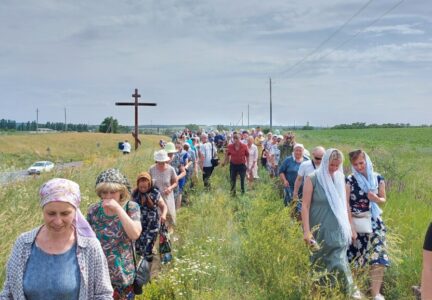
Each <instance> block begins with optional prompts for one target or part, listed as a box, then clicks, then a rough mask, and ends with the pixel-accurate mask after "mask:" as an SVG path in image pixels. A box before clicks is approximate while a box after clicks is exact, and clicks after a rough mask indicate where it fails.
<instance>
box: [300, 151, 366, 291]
mask: <svg viewBox="0 0 432 300" xmlns="http://www.w3.org/2000/svg"><path fill="white" fill-rule="evenodd" d="M342 163H343V155H342V152H340V151H339V150H337V149H328V150H327V151H326V153H325V155H324V157H323V160H322V163H321V166H320V168H319V169H318V170H317V171H316V172H314V173H312V174H311V175H310V176H308V177H306V180H305V184H304V187H303V206H302V220H303V235H304V237H303V238H304V241H305V242H306V244H307V245H308V246H310V245H317V247H316V248H315V249H314V252H313V253H312V255H311V263H312V267H313V269H314V270H316V271H318V272H328V273H330V274H332V275H334V276H335V277H332V276H330V277H329V278H328V279H325V278H323V279H322V280H323V281H324V282H325V283H327V282H328V280H329V283H330V284H331V285H333V286H334V285H335V284H336V282H335V281H334V278H337V279H338V283H339V284H341V287H342V289H343V291H344V292H345V293H346V294H347V295H350V296H351V297H352V298H354V299H361V294H360V292H359V291H358V290H356V289H355V287H354V285H353V278H352V275H351V270H350V266H349V263H348V258H347V255H346V251H347V248H348V245H349V244H350V243H351V241H352V235H353V234H355V233H353V232H352V230H351V225H350V214H349V212H348V208H349V207H348V203H347V192H346V189H345V176H344V174H343V169H342Z"/></svg>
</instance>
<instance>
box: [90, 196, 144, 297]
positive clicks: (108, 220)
mask: <svg viewBox="0 0 432 300" xmlns="http://www.w3.org/2000/svg"><path fill="white" fill-rule="evenodd" d="M127 203H128V204H127V206H128V207H127V209H126V205H125V207H124V209H125V210H126V211H127V214H128V215H129V217H130V218H131V219H132V220H134V221H140V208H139V205H138V204H137V203H135V202H132V201H129V202H127ZM87 220H88V222H89V223H90V226H91V227H92V228H93V230H94V232H95V233H96V237H97V238H98V240H99V241H100V243H101V246H102V250H103V251H104V253H105V256H106V258H107V261H108V268H109V273H110V278H111V284H112V286H113V287H114V289H123V288H126V287H128V286H130V285H131V284H132V283H133V281H134V276H135V266H134V261H133V252H132V246H131V243H132V240H131V239H129V237H128V236H127V234H126V232H125V231H124V229H123V226H122V224H121V222H120V219H119V217H118V216H117V215H114V216H108V215H106V214H105V212H104V210H103V207H102V201H99V202H98V203H95V204H93V205H91V206H90V207H89V209H88V213H87Z"/></svg>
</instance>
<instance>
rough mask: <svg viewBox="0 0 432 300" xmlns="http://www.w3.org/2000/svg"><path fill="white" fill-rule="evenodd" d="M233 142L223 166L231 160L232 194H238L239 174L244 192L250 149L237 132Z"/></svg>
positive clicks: (226, 153)
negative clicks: (237, 182) (237, 181)
mask: <svg viewBox="0 0 432 300" xmlns="http://www.w3.org/2000/svg"><path fill="white" fill-rule="evenodd" d="M233 141H234V142H233V143H232V144H229V145H228V147H227V149H226V152H225V160H224V162H223V164H222V166H224V165H226V164H227V163H228V160H229V161H230V180H231V195H233V196H234V195H235V194H236V188H235V186H236V180H237V175H240V187H241V192H242V194H244V192H245V187H244V182H245V177H246V162H247V159H248V157H249V150H248V147H247V145H245V144H243V143H241V142H240V135H239V134H238V133H235V134H234V135H233Z"/></svg>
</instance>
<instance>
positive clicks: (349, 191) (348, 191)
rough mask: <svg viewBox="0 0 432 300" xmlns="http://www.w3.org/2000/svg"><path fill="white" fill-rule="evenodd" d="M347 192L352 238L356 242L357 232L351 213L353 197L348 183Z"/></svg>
mask: <svg viewBox="0 0 432 300" xmlns="http://www.w3.org/2000/svg"><path fill="white" fill-rule="evenodd" d="M345 191H346V202H347V210H348V219H349V222H350V225H351V237H352V240H353V241H354V240H355V239H357V231H355V228H354V225H353V221H352V212H351V205H350V196H351V186H350V185H349V184H348V183H347V184H346V185H345Z"/></svg>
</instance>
